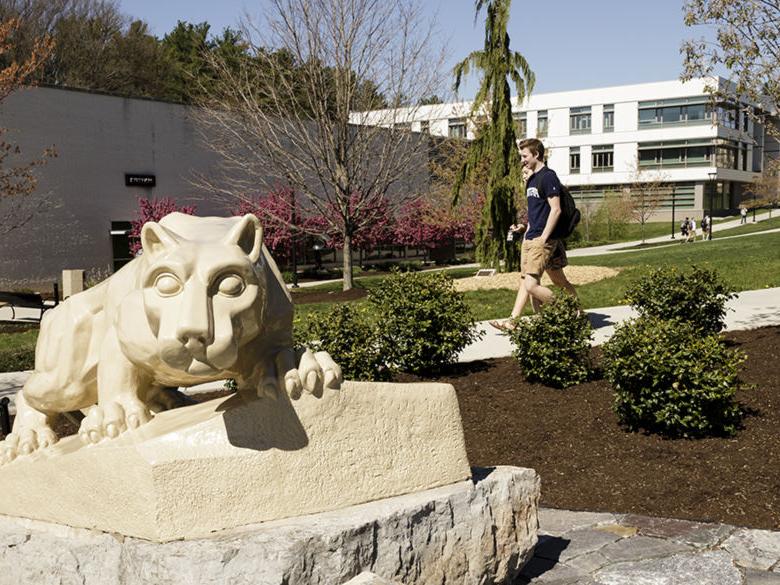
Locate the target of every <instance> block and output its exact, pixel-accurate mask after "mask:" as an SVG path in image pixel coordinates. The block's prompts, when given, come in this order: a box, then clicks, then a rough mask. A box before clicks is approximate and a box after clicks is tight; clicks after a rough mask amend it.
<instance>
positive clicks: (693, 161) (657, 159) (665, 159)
mask: <svg viewBox="0 0 780 585" xmlns="http://www.w3.org/2000/svg"><path fill="white" fill-rule="evenodd" d="M738 152H739V145H738V144H737V143H736V142H731V141H725V140H673V141H667V142H642V143H640V144H639V152H638V156H639V166H640V168H644V169H660V168H667V169H671V168H681V167H702V166H705V167H706V166H712V164H713V154H715V156H716V157H717V158H716V159H715V164H717V166H719V167H721V168H729V169H736V168H738V167H737V163H738V160H737V158H738V154H737V153H738ZM742 164H743V165H744V164H745V161H743V163H742Z"/></svg>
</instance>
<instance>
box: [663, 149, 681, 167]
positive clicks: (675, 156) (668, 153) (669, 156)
mask: <svg viewBox="0 0 780 585" xmlns="http://www.w3.org/2000/svg"><path fill="white" fill-rule="evenodd" d="M661 152H662V155H663V162H664V163H667V164H668V163H678V162H680V160H681V155H682V149H679V148H664V149H663V151H661Z"/></svg>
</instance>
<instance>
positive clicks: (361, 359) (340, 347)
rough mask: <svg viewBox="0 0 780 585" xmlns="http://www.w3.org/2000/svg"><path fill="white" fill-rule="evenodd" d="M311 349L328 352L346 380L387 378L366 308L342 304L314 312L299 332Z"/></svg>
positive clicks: (370, 317)
mask: <svg viewBox="0 0 780 585" xmlns="http://www.w3.org/2000/svg"><path fill="white" fill-rule="evenodd" d="M296 337H297V339H298V340H302V339H304V338H305V339H306V340H307V341H306V345H308V346H310V347H311V348H312V350H314V351H327V352H328V353H329V354H330V356H331V357H332V358H333V360H334V361H335V362H336V363H337V364H339V366H341V370H342V373H343V374H344V378H345V379H348V380H386V379H387V378H388V377H389V375H390V371H389V369H388V368H387V366H386V365H385V364H386V362H385V356H384V353H383V351H382V348H381V345H380V340H379V335H378V328H377V325H376V322H375V320H374V319H373V318H372V316H371V315H370V314H369V313H368V311H367V310H366V308H365V307H362V306H360V305H354V304H351V303H345V304H341V305H336V306H334V307H333V309H331V311H330V312H328V313H325V314H313V315H311V316H310V317H309V321H308V323H307V324H306V326H305V328H304V332H303V333H301V334H298V335H297V336H296Z"/></svg>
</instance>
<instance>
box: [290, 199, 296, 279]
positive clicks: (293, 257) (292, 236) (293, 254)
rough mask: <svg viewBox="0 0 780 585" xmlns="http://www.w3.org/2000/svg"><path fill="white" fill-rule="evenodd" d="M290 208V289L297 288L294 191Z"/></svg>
mask: <svg viewBox="0 0 780 585" xmlns="http://www.w3.org/2000/svg"><path fill="white" fill-rule="evenodd" d="M290 206H291V210H292V213H291V222H290V224H291V225H290V247H291V248H292V250H291V254H290V260H291V261H292V288H298V255H297V254H296V251H295V224H296V217H295V215H296V214H295V189H290Z"/></svg>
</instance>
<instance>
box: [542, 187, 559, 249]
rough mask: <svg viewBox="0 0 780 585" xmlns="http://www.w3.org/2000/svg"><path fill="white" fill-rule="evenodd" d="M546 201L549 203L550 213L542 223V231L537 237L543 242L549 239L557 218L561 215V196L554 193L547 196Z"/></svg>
mask: <svg viewBox="0 0 780 585" xmlns="http://www.w3.org/2000/svg"><path fill="white" fill-rule="evenodd" d="M547 203H548V204H549V205H550V215H548V216H547V223H545V224H544V231H543V232H542V235H541V236H539V239H540V240H541V241H542V243H543V244H546V243H547V240H549V239H550V235H551V234H552V231H553V230H554V229H555V225H556V224H557V223H558V218H559V217H560V216H561V198H560V197H559V196H558V195H557V194H556V195H554V196H552V197H548V198H547Z"/></svg>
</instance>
